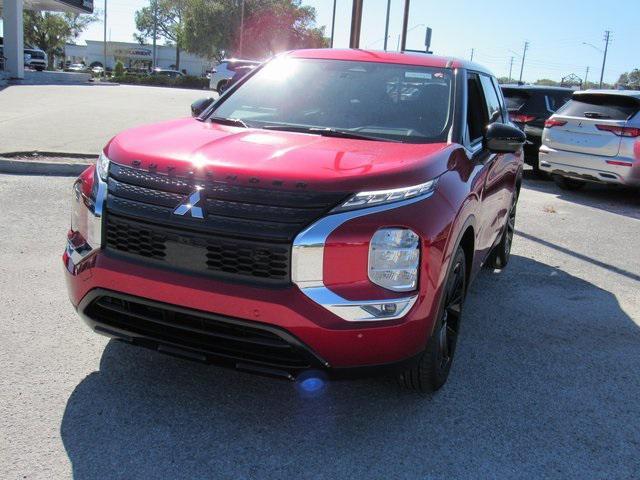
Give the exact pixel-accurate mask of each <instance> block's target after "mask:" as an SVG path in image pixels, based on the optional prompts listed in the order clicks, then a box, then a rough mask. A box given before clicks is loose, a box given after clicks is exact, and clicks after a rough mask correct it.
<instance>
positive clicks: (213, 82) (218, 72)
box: [209, 58, 260, 93]
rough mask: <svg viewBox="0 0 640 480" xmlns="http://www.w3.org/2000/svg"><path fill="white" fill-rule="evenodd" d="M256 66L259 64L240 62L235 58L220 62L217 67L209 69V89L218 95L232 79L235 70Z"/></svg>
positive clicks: (246, 61) (251, 61) (248, 61)
mask: <svg viewBox="0 0 640 480" xmlns="http://www.w3.org/2000/svg"><path fill="white" fill-rule="evenodd" d="M258 65H260V62H256V61H253V60H240V59H237V58H229V59H226V60H222V61H221V62H220V63H219V64H218V65H216V66H215V67H214V68H212V69H211V75H210V78H209V88H210V89H211V90H216V91H217V92H218V93H222V91H224V88H225V86H226V84H227V82H228V81H229V80H231V79H232V78H233V76H234V74H235V73H236V69H237V68H240V67H248V66H254V67H256V66H258Z"/></svg>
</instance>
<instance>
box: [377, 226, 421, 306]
mask: <svg viewBox="0 0 640 480" xmlns="http://www.w3.org/2000/svg"><path fill="white" fill-rule="evenodd" d="M419 240H420V239H419V237H418V235H417V234H416V233H414V232H413V231H412V230H409V229H407V228H382V229H380V230H378V231H377V232H376V233H375V234H374V235H373V237H372V238H371V243H370V245H369V280H371V281H372V282H373V283H375V284H376V285H380V286H381V287H384V288H387V289H389V290H393V291H396V292H406V291H409V290H415V289H416V287H417V286H418V265H419V263H420V242H419ZM381 308H384V307H381ZM370 313H372V312H370Z"/></svg>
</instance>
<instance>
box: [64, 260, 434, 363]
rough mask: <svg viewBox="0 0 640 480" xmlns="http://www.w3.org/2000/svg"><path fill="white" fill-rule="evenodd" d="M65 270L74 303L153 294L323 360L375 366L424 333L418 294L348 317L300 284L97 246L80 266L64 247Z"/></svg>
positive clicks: (416, 347) (398, 357)
mask: <svg viewBox="0 0 640 480" xmlns="http://www.w3.org/2000/svg"><path fill="white" fill-rule="evenodd" d="M64 263H65V277H66V282H67V287H68V291H69V296H70V299H71V302H72V304H73V305H74V306H75V307H76V308H78V309H79V310H80V312H82V311H83V305H84V304H83V302H85V299H88V298H91V295H94V294H95V293H96V292H98V291H100V290H108V291H111V292H118V293H119V294H122V295H129V296H133V297H138V298H143V299H145V300H148V301H151V302H159V303H163V304H168V305H172V306H174V307H177V308H187V309H191V310H197V311H200V312H205V313H210V314H215V315H220V316H224V317H228V318H234V319H238V320H242V321H248V322H255V323H259V324H267V325H270V326H272V327H275V328H279V329H282V330H284V331H286V332H288V333H289V334H290V335H291V336H293V337H295V338H296V339H298V340H299V341H300V342H301V343H302V344H304V345H305V346H306V347H307V348H308V350H309V351H311V352H313V353H314V355H315V356H316V357H318V358H321V359H322V360H323V367H324V368H332V369H340V368H348V367H371V366H378V365H385V364H390V363H396V362H402V361H404V360H407V359H409V358H411V357H413V356H415V355H416V354H417V353H419V352H420V351H421V350H422V349H423V348H424V344H425V342H426V338H427V327H428V325H427V323H428V322H426V321H425V317H427V316H428V311H429V305H428V303H429V302H427V301H425V299H424V297H422V298H419V299H418V301H417V302H416V305H414V308H412V309H411V311H410V312H409V313H408V314H407V315H406V316H405V317H404V318H402V319H398V320H391V321H386V322H381V323H380V324H376V325H371V324H370V323H358V324H354V323H350V322H345V321H344V320H342V319H340V318H339V317H337V316H335V315H333V314H331V313H330V312H328V311H327V310H326V309H325V308H323V307H322V306H320V305H318V304H317V303H315V302H313V301H312V300H311V299H309V298H308V297H307V296H306V295H304V294H303V293H302V292H301V291H300V289H299V288H298V287H296V286H290V287H287V288H273V289H269V288H257V287H253V286H248V285H242V284H231V283H225V282H221V281H218V280H214V279H210V278H205V277H200V276H192V275H185V274H182V273H177V272H170V271H165V270H160V269H156V268H150V267H147V266H145V265H142V264H135V263H133V262H131V261H129V260H127V261H125V260H122V259H119V258H117V257H114V256H112V255H111V254H109V253H107V252H104V251H98V252H96V253H94V254H93V255H91V256H90V257H88V258H87V259H86V260H84V261H83V262H82V263H81V264H80V265H79V267H80V268H78V267H77V266H74V267H73V268H69V267H70V262H69V259H68V257H67V256H66V255H65V258H64Z"/></svg>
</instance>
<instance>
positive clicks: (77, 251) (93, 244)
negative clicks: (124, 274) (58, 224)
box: [66, 157, 108, 266]
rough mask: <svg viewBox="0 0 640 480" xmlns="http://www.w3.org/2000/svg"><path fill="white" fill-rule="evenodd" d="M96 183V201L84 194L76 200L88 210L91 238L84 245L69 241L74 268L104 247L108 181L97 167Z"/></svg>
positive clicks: (88, 226) (67, 250)
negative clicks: (103, 224) (103, 220)
mask: <svg viewBox="0 0 640 480" xmlns="http://www.w3.org/2000/svg"><path fill="white" fill-rule="evenodd" d="M105 158H106V157H105ZM107 160H108V159H107ZM98 161H99V160H98ZM94 182H97V189H96V198H95V200H93V199H91V198H87V197H85V196H84V195H82V194H80V195H81V197H80V198H77V199H76V201H79V202H82V207H81V208H86V209H87V210H88V212H87V229H88V232H87V233H88V237H89V238H87V239H86V242H85V243H84V244H83V245H74V244H73V242H72V241H71V239H68V240H67V247H66V252H67V255H68V257H69V259H70V261H71V263H72V264H73V265H74V266H75V265H78V264H79V263H80V262H82V261H83V260H85V259H86V258H87V257H89V256H90V255H92V254H94V253H96V252H97V251H98V250H100V248H101V247H102V245H101V243H100V242H101V239H102V215H103V212H104V203H105V201H106V198H107V182H106V179H103V178H102V177H101V176H100V175H99V174H98V167H97V165H96V172H95V175H94ZM77 193H78V192H77V191H76V184H74V194H76V195H77Z"/></svg>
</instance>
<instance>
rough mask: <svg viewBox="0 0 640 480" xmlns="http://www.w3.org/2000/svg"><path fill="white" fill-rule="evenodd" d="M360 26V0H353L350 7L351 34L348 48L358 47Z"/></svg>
mask: <svg viewBox="0 0 640 480" xmlns="http://www.w3.org/2000/svg"><path fill="white" fill-rule="evenodd" d="M361 28H362V0H353V6H352V7H351V34H350V35H349V48H360V29H361Z"/></svg>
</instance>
